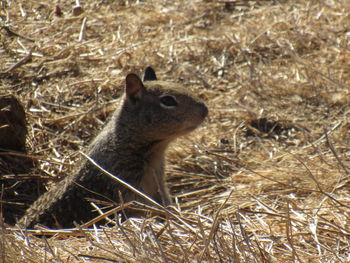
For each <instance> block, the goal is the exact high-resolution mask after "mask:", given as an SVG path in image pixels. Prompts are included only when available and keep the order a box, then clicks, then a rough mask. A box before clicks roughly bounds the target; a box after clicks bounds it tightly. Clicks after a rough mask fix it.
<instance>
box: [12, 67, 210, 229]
mask: <svg viewBox="0 0 350 263" xmlns="http://www.w3.org/2000/svg"><path fill="white" fill-rule="evenodd" d="M125 82H126V86H125V92H124V95H123V97H122V98H121V100H120V102H119V105H118V106H117V109H116V110H115V112H114V113H113V115H112V117H111V119H110V121H109V122H108V123H107V125H106V126H105V127H104V128H103V130H102V131H101V132H100V133H99V134H98V136H97V137H96V138H95V139H94V140H93V141H92V142H91V143H90V146H89V147H88V149H87V155H88V156H90V157H91V158H92V159H93V160H94V161H95V162H96V163H98V164H99V165H100V166H101V167H103V168H104V169H106V170H107V171H109V172H110V173H112V174H114V175H115V176H117V177H119V178H120V179H122V180H124V181H125V182H127V183H128V184H130V185H132V186H134V187H136V188H137V189H138V190H140V191H142V192H143V193H144V194H146V195H148V196H149V197H151V198H152V199H153V200H155V201H156V202H158V203H160V204H163V205H165V206H167V205H169V204H171V198H170V195H169V192H168V189H167V187H166V185H165V176H164V156H165V151H166V148H167V147H168V145H169V143H170V142H171V141H173V140H174V139H175V138H177V137H179V136H181V135H184V134H187V133H189V132H190V131H192V130H194V129H195V128H196V127H197V126H198V125H199V124H201V123H202V122H203V120H204V119H205V117H206V115H207V114H208V109H207V107H206V106H205V104H204V103H203V102H201V101H200V100H198V99H197V98H195V97H194V96H193V95H190V94H189V93H188V92H187V91H186V90H185V89H184V88H182V87H181V86H180V85H178V84H174V83H171V82H164V81H158V80H157V77H156V75H155V72H154V70H153V69H152V68H151V67H148V68H147V69H146V71H145V75H144V82H142V81H141V80H140V78H139V77H138V76H137V75H135V74H132V73H131V74H128V75H127V77H126V80H125ZM120 196H121V197H122V201H123V202H129V201H133V200H137V201H141V202H145V201H144V200H141V198H140V197H138V196H137V195H136V194H135V193H134V192H132V191H131V190H128V189H126V188H125V187H123V186H121V185H120V184H119V183H118V182H116V181H114V180H113V179H111V178H109V177H108V176H107V175H105V174H103V173H102V172H101V171H99V170H98V169H97V168H96V167H95V166H94V165H93V164H92V163H90V162H89V161H88V160H84V161H83V162H82V164H81V166H80V169H79V170H78V171H77V172H76V173H73V174H71V175H67V176H66V177H65V178H64V179H63V180H62V181H60V182H59V183H57V184H56V185H55V186H53V187H52V188H51V189H49V190H48V191H47V192H46V193H44V194H43V195H42V196H40V197H39V198H38V199H37V200H36V201H35V202H34V203H33V204H32V205H31V206H30V207H29V208H28V209H27V211H26V213H25V215H24V216H23V217H22V218H21V219H20V220H19V221H18V222H17V224H18V225H20V226H24V227H33V226H34V225H35V224H36V223H40V224H43V225H45V226H48V227H51V228H61V227H64V228H66V227H74V226H75V225H76V224H80V223H82V222H87V221H89V220H91V219H93V218H94V217H96V216H98V213H97V212H95V211H93V207H92V206H91V204H90V203H89V202H91V201H93V202H97V203H98V202H102V203H103V201H105V202H107V203H112V204H113V203H114V204H118V203H119V202H120V201H121V200H120V198H119V197H120Z"/></svg>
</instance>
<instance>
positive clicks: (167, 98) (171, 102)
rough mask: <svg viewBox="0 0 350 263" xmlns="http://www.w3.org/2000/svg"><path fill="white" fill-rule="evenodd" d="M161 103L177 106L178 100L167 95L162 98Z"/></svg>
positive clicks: (167, 105)
mask: <svg viewBox="0 0 350 263" xmlns="http://www.w3.org/2000/svg"><path fill="white" fill-rule="evenodd" d="M160 103H161V104H162V106H165V107H175V106H177V101H176V100H175V98H174V97H173V96H170V95H165V96H163V97H161V98H160Z"/></svg>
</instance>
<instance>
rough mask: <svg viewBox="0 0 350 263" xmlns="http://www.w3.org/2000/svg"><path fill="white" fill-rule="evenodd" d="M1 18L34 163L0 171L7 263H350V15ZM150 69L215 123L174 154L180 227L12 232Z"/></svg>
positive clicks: (139, 9)
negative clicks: (127, 87)
mask: <svg viewBox="0 0 350 263" xmlns="http://www.w3.org/2000/svg"><path fill="white" fill-rule="evenodd" d="M1 3H2V7H1V9H0V10H1V11H0V23H1V24H0V25H1V31H0V32H1V34H0V40H1V46H0V57H1V61H2V63H1V65H0V85H1V90H0V95H4V94H6V95H8V94H12V95H14V96H16V97H17V98H18V99H19V101H20V102H21V104H22V105H23V107H24V109H25V112H26V116H27V129H28V135H27V140H26V153H22V155H21V156H19V158H24V159H26V160H28V159H29V160H31V161H33V163H34V166H33V167H32V168H30V169H29V170H28V171H26V172H23V171H21V172H18V171H17V172H16V171H15V170H16V169H12V170H11V169H10V166H11V164H9V163H6V162H4V161H3V160H8V159H1V160H2V161H1V162H0V168H1V170H0V171H1V172H2V175H1V176H2V177H1V178H0V179H1V184H2V188H1V189H2V190H1V206H2V208H3V209H2V210H3V212H2V213H3V214H4V217H5V222H1V225H2V227H1V232H0V235H1V238H0V258H1V260H2V261H3V262H56V261H57V262H349V261H350V252H349V251H350V239H349V237H350V192H349V188H350V136H349V135H350V134H349V133H350V60H349V58H350V15H349V10H350V2H349V1H347V0H339V1H336V0H327V1H325V0H314V1H301V0H296V1H243V0H241V1H225V0H222V1H210V0H206V1H205V0H202V1H200V0H198V1H180V0H178V1H166V0H163V1H161V0H154V1H124V0H123V1H122V0H120V1H108V0H106V1H103V0H101V1H92V0H87V1H81V2H80V5H79V3H78V1H76V2H74V1H65V0H63V1H57V2H56V3H52V2H51V1H9V0H5V1H2V2H1ZM77 5H78V6H77ZM148 65H152V66H153V67H154V68H155V69H156V71H157V74H158V77H159V79H163V80H170V81H174V82H178V83H181V84H182V85H184V86H185V87H186V88H188V89H190V90H191V91H192V92H194V93H195V94H197V95H198V96H200V97H201V98H202V99H203V100H204V101H205V102H206V104H207V105H208V108H209V112H210V113H209V117H208V118H207V120H206V122H205V123H204V124H203V125H202V126H201V127H200V128H199V129H197V130H196V131H194V132H193V133H191V134H190V135H188V136H186V137H184V138H181V139H179V140H177V142H176V143H174V144H173V145H172V147H171V148H170V149H169V151H168V154H167V176H168V185H169V187H170V190H171V193H172V195H173V197H174V198H175V201H176V202H175V207H174V208H173V210H172V211H173V213H174V214H175V215H176V216H170V217H169V218H168V220H165V221H162V220H157V219H156V218H147V219H133V220H128V221H125V222H123V223H118V220H116V221H115V226H110V227H105V228H101V229H97V228H96V229H80V230H74V231H68V230H67V231H65V230H60V231H53V232H52V233H51V234H53V235H54V236H53V237H51V238H48V237H47V236H45V235H41V236H39V237H38V236H36V235H34V234H37V233H39V232H40V231H39V230H36V231H27V230H23V229H18V228H16V227H14V226H13V224H12V222H13V220H15V218H16V217H18V216H19V215H20V214H21V213H22V214H23V213H24V211H25V208H26V207H27V206H28V205H29V203H30V202H32V201H33V200H35V198H37V196H38V195H40V194H41V193H42V192H43V191H44V189H45V188H49V187H50V186H51V185H52V184H53V183H55V182H56V181H57V180H59V179H60V178H62V177H64V176H66V175H68V174H69V173H71V172H72V171H73V170H74V167H75V166H76V162H77V160H78V159H79V158H81V155H80V154H79V151H80V150H84V147H85V146H86V145H87V144H88V143H89V141H90V140H91V139H92V138H93V137H94V136H95V135H96V134H97V133H98V131H99V130H100V129H101V127H102V126H103V124H104V122H105V120H106V119H108V116H110V113H111V112H112V111H113V105H114V103H115V101H116V99H117V98H118V97H119V96H120V95H121V93H122V92H123V85H124V78H125V76H126V74H127V73H128V72H136V73H138V74H142V71H143V70H144V68H145V67H146V66H148ZM0 155H1V156H3V157H2V158H5V157H4V156H5V155H9V153H1V154H0ZM17 155H18V154H17ZM17 155H16V156H17ZM10 156H14V154H13V153H12V155H10ZM17 157H18V156H17ZM47 232H49V231H47ZM45 237H47V238H45Z"/></svg>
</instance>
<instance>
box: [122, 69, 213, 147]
mask: <svg viewBox="0 0 350 263" xmlns="http://www.w3.org/2000/svg"><path fill="white" fill-rule="evenodd" d="M123 110H124V114H125V115H126V116H127V117H126V121H127V123H126V125H127V126H128V127H129V128H133V127H134V128H135V129H136V130H137V131H138V132H139V134H142V136H144V137H145V139H147V140H150V141H153V140H171V139H175V138H176V137H178V136H181V135H184V134H186V133H189V132H190V131H192V130H194V129H195V128H196V127H197V126H198V125H200V124H201V123H202V122H203V120H204V119H205V117H206V116H207V115H208V108H207V107H206V106H205V104H204V103H203V102H202V101H200V100H199V99H198V98H196V96H194V95H193V94H191V93H190V92H189V91H187V90H186V89H185V88H184V87H182V86H181V85H179V84H175V83H172V82H166V81H159V80H157V76H156V74H155V72H154V70H153V69H152V68H151V67H148V68H147V69H146V70H145V74H144V82H142V80H141V79H140V78H139V77H138V76H137V75H136V74H134V73H130V74H128V75H127V76H126V79H125V99H124V104H123Z"/></svg>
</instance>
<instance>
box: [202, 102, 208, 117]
mask: <svg viewBox="0 0 350 263" xmlns="http://www.w3.org/2000/svg"><path fill="white" fill-rule="evenodd" d="M202 108H203V109H202V117H203V119H204V118H205V117H207V115H208V108H207V106H205V104H202Z"/></svg>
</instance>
